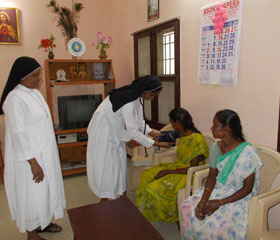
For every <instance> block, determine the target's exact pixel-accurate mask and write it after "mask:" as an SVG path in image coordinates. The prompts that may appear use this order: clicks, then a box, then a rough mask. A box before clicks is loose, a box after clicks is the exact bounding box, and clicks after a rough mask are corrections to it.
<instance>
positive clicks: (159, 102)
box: [134, 19, 180, 129]
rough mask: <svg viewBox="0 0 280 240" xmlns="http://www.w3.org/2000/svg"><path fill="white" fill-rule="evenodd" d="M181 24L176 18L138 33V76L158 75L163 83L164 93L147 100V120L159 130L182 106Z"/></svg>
mask: <svg viewBox="0 0 280 240" xmlns="http://www.w3.org/2000/svg"><path fill="white" fill-rule="evenodd" d="M179 27H180V22H179V20H178V19H175V20H171V21H169V22H166V23H163V24H160V25H156V26H154V27H151V28H149V29H145V30H142V31H139V32H137V33H135V34H134V65H135V77H136V78H137V77H141V76H145V75H149V74H152V75H157V76H159V78H160V79H161V81H162V84H163V90H162V91H161V93H160V95H159V96H158V97H157V98H156V99H154V100H153V101H152V102H150V101H145V103H144V109H145V116H146V120H147V122H148V123H149V125H150V126H151V127H154V128H157V129H160V128H161V127H162V126H164V125H166V124H168V123H169V117H168V113H169V112H170V110H172V109H173V108H174V107H179V106H180V36H179Z"/></svg>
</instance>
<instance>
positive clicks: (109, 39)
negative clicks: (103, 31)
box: [108, 37, 113, 45]
mask: <svg viewBox="0 0 280 240" xmlns="http://www.w3.org/2000/svg"><path fill="white" fill-rule="evenodd" d="M108 43H109V44H110V45H111V44H112V43H113V40H112V38H111V37H108Z"/></svg>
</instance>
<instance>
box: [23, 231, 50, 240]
mask: <svg viewBox="0 0 280 240" xmlns="http://www.w3.org/2000/svg"><path fill="white" fill-rule="evenodd" d="M27 240H46V239H45V238H41V237H40V236H39V234H38V233H37V231H36V230H33V231H31V232H28V231H27Z"/></svg>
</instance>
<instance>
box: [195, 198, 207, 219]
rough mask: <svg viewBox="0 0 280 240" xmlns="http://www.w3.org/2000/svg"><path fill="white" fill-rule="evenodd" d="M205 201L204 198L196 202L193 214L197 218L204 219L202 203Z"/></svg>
mask: <svg viewBox="0 0 280 240" xmlns="http://www.w3.org/2000/svg"><path fill="white" fill-rule="evenodd" d="M205 203H207V201H205V200H200V202H199V203H198V204H197V206H196V209H195V216H196V217H197V218H198V219H199V220H204V218H205V214H204V213H203V208H204V204H205Z"/></svg>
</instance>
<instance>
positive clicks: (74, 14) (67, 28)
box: [47, 0, 84, 48]
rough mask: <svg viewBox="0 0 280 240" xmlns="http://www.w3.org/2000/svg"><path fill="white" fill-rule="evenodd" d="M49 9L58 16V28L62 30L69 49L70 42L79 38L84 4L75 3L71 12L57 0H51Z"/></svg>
mask: <svg viewBox="0 0 280 240" xmlns="http://www.w3.org/2000/svg"><path fill="white" fill-rule="evenodd" d="M47 7H48V8H50V9H51V10H52V11H53V12H54V13H56V14H57V15H58V22H57V26H58V27H60V28H61V32H62V35H63V36H65V37H66V38H65V46H66V48H67V44H68V42H69V40H70V39H72V38H75V37H77V31H78V27H77V23H78V20H79V13H80V11H81V10H82V9H83V8H84V6H83V4H82V3H79V2H75V3H74V4H73V6H72V10H71V9H70V8H67V7H60V6H59V4H58V3H57V2H56V0H50V2H49V4H48V5H47Z"/></svg>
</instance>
